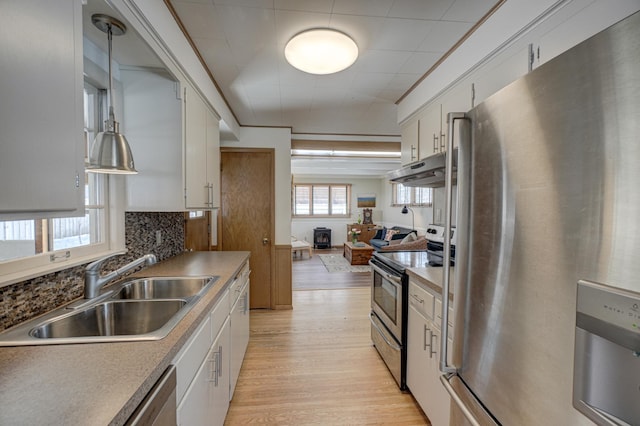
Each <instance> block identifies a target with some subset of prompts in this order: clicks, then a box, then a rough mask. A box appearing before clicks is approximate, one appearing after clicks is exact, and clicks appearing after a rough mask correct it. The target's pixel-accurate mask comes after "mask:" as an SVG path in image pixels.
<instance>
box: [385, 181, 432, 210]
mask: <svg viewBox="0 0 640 426" xmlns="http://www.w3.org/2000/svg"><path fill="white" fill-rule="evenodd" d="M391 185H392V198H391V200H392V201H391V205H392V206H415V207H427V206H430V205H431V200H432V198H431V196H432V189H431V188H414V187H410V186H404V185H403V184H401V183H392V184H391Z"/></svg>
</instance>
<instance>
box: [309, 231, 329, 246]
mask: <svg viewBox="0 0 640 426" xmlns="http://www.w3.org/2000/svg"><path fill="white" fill-rule="evenodd" d="M313 248H316V249H317V248H323V249H324V248H331V229H329V228H324V227H318V228H313Z"/></svg>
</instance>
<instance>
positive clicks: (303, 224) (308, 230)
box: [291, 176, 433, 246]
mask: <svg viewBox="0 0 640 426" xmlns="http://www.w3.org/2000/svg"><path fill="white" fill-rule="evenodd" d="M294 183H345V184H349V183H350V184H351V185H352V187H351V203H352V206H356V205H357V203H356V199H357V196H358V194H375V196H376V207H375V208H373V223H374V224H376V225H379V226H385V227H391V226H395V225H398V226H403V227H406V228H411V227H412V215H411V212H409V213H407V214H402V213H401V210H402V207H396V206H391V195H392V194H391V184H390V183H389V181H388V180H387V179H385V178H380V179H363V178H354V177H352V176H345V177H333V176H332V177H326V178H319V177H315V178H311V177H304V176H300V177H298V176H294ZM412 209H413V213H414V214H413V216H415V226H414V228H415V229H416V230H417V231H418V234H419V235H424V234H425V230H426V227H427V225H428V224H430V223H432V222H433V213H432V211H433V210H432V208H431V207H412ZM358 214H360V215H361V214H362V209H361V208H357V207H353V208H352V215H351V217H349V218H309V219H306V218H293V219H292V221H291V235H292V236H295V237H296V238H298V239H299V240H306V241H309V242H310V243H313V228H316V227H321V226H324V227H326V228H330V229H331V245H333V246H340V245H342V244H343V243H344V242H345V241H347V225H348V224H351V223H355V222H356V221H357V220H358Z"/></svg>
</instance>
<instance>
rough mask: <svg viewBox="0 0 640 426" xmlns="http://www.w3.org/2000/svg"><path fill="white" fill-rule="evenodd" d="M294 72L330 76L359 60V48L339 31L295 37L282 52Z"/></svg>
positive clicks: (324, 29) (311, 32)
mask: <svg viewBox="0 0 640 426" xmlns="http://www.w3.org/2000/svg"><path fill="white" fill-rule="evenodd" d="M284 56H285V58H286V59H287V61H288V62H289V63H290V64H291V65H293V66H294V67H295V68H297V69H299V70H301V71H304V72H308V73H310V74H333V73H336V72H338V71H342V70H344V69H345V68H348V67H350V66H351V65H352V64H353V63H354V62H355V61H356V59H357V58H358V46H357V45H356V43H355V42H354V41H353V40H352V39H351V38H350V37H349V36H348V35H346V34H344V33H341V32H340V31H336V30H332V29H328V28H319V29H311V30H307V31H303V32H301V33H299V34H297V35H295V36H294V37H293V38H292V39H291V40H289V42H288V43H287V45H286V46H285V48H284Z"/></svg>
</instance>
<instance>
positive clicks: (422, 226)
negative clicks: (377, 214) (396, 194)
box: [380, 179, 433, 235]
mask: <svg viewBox="0 0 640 426" xmlns="http://www.w3.org/2000/svg"><path fill="white" fill-rule="evenodd" d="M380 182H381V186H382V188H383V204H382V206H383V212H382V214H383V215H384V220H383V221H382V222H381V225H383V226H386V227H388V228H389V227H392V226H395V225H398V226H403V227H406V228H411V226H412V217H411V216H412V215H411V212H409V213H407V214H402V213H401V210H402V207H401V206H400V207H396V206H391V198H392V192H391V183H389V182H388V181H387V180H385V179H381V180H380ZM411 209H412V210H413V216H414V218H415V226H413V228H414V229H415V230H417V231H418V235H424V234H425V233H426V232H425V230H426V229H427V225H429V224H430V223H432V222H433V209H432V208H431V207H411Z"/></svg>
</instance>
